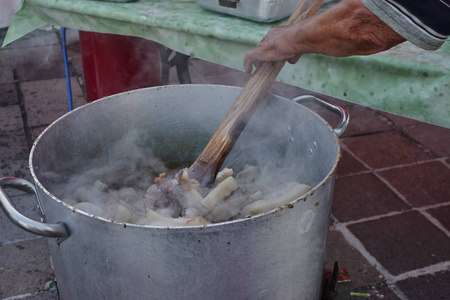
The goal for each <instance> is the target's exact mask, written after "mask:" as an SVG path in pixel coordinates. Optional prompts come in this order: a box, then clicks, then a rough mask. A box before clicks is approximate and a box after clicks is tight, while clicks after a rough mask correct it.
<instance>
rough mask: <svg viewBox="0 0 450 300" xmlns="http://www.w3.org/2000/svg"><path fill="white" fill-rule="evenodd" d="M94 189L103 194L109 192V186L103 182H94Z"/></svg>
mask: <svg viewBox="0 0 450 300" xmlns="http://www.w3.org/2000/svg"><path fill="white" fill-rule="evenodd" d="M94 188H96V189H98V190H99V191H101V192H106V191H108V189H109V188H108V185H107V184H106V183H103V182H101V181H100V180H96V181H95V182H94Z"/></svg>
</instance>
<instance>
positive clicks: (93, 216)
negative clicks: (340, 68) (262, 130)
mask: <svg viewBox="0 0 450 300" xmlns="http://www.w3.org/2000/svg"><path fill="white" fill-rule="evenodd" d="M195 86H201V87H209V88H214V87H226V88H235V89H242V88H240V87H236V86H225V85H215V84H190V85H187V87H195ZM183 87H186V85H170V86H158V87H149V88H143V89H138V90H153V89H154V90H159V89H162V88H183ZM134 91H137V90H133V91H127V92H123V93H120V94H115V95H111V96H108V97H104V98H101V99H98V100H96V101H94V102H90V103H87V104H85V105H82V106H80V107H78V108H75V109H74V110H72V111H70V112H67V113H66V114H64V115H62V116H61V117H59V118H58V119H56V120H55V121H54V122H52V123H51V124H50V125H49V126H48V127H47V128H45V130H44V131H43V132H42V133H41V134H40V135H39V136H38V137H37V138H36V140H35V141H34V143H33V146H32V148H31V151H30V155H29V161H28V164H29V168H30V173H31V176H32V178H33V180H34V182H35V184H36V185H37V186H38V187H39V189H41V190H42V191H43V192H45V193H46V194H47V195H48V196H49V197H50V198H52V199H53V200H55V201H56V202H57V203H59V204H61V205H63V206H65V207H66V208H67V209H70V210H71V211H72V212H73V213H80V214H81V215H84V216H87V217H91V218H93V219H97V220H100V221H104V222H108V223H111V224H116V225H120V226H124V227H136V228H153V229H164V230H167V229H170V230H189V229H196V230H198V229H200V230H202V229H203V228H215V227H222V226H226V225H230V224H237V223H242V222H249V221H253V220H256V219H260V218H264V217H267V216H269V215H272V214H277V213H279V212H281V211H282V210H284V209H286V208H292V207H293V205H295V204H296V203H299V202H302V201H306V200H307V198H309V197H310V196H312V195H313V194H314V193H315V192H316V191H317V190H318V189H319V188H320V187H321V186H323V185H324V184H325V183H326V182H327V181H328V180H329V179H330V178H331V177H332V176H333V175H334V173H335V172H336V169H337V164H338V162H339V160H340V158H341V149H340V144H339V138H338V136H337V135H336V133H335V132H334V129H333V127H332V126H331V125H330V124H329V123H328V122H327V121H325V120H324V119H322V118H321V117H320V116H319V115H317V114H316V113H315V112H313V111H311V110H310V109H309V108H307V107H303V108H304V109H306V110H309V111H310V112H311V113H312V114H314V115H315V116H317V118H318V119H320V120H321V121H322V122H323V123H324V125H326V126H328V128H329V130H330V132H331V133H332V134H333V136H334V138H335V141H336V146H337V155H336V160H335V162H334V164H333V167H332V168H331V170H330V171H329V172H328V174H327V175H326V176H325V177H324V178H323V179H322V180H321V181H320V182H319V183H318V184H316V185H315V186H314V187H313V188H312V189H311V190H310V191H309V192H308V193H306V194H305V195H303V196H302V197H300V198H298V199H296V200H293V201H291V202H289V203H288V204H285V205H283V206H280V207H277V208H274V209H272V210H270V211H268V212H265V213H262V214H258V215H255V216H251V217H248V218H243V219H237V220H232V221H226V222H220V223H213V224H208V225H195V226H170V227H168V226H155V225H138V224H133V223H123V222H120V223H119V222H115V221H113V220H110V219H107V218H103V217H99V216H96V215H93V214H90V213H87V212H85V211H82V210H80V209H77V208H75V207H73V206H71V205H69V204H67V203H65V202H64V201H61V200H60V199H58V198H57V197H56V196H54V195H53V194H52V193H50V191H48V190H47V189H46V188H45V187H44V186H43V185H42V184H41V182H40V181H39V179H38V178H37V176H36V173H35V171H34V168H33V164H32V162H33V154H34V151H35V149H36V148H37V147H38V146H39V142H40V140H41V139H42V137H43V136H44V135H45V134H46V132H47V131H49V130H51V127H53V126H56V124H58V123H59V122H60V121H61V120H62V119H64V118H66V117H67V116H68V115H71V114H73V113H76V112H77V111H78V110H81V109H87V107H89V106H91V105H97V103H100V102H103V101H108V99H111V98H115V97H117V96H118V95H126V94H130V93H132V92H134ZM277 97H279V98H281V99H282V100H286V101H291V100H289V99H287V98H284V97H281V96H277Z"/></svg>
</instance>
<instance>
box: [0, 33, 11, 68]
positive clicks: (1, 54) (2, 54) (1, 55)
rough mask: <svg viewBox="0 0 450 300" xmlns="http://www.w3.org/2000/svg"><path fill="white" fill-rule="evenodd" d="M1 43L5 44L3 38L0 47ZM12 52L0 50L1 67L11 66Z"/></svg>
mask: <svg viewBox="0 0 450 300" xmlns="http://www.w3.org/2000/svg"><path fill="white" fill-rule="evenodd" d="M1 43H3V39H2V38H0V45H1ZM10 52H11V49H9V48H0V66H11V57H10Z"/></svg>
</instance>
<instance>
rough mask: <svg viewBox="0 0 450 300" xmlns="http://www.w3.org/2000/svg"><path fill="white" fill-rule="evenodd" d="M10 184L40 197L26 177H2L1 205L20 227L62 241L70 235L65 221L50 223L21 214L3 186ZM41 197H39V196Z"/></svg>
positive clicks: (0, 187)
mask: <svg viewBox="0 0 450 300" xmlns="http://www.w3.org/2000/svg"><path fill="white" fill-rule="evenodd" d="M5 186H9V187H12V188H15V189H18V190H21V191H25V192H28V193H34V194H35V195H36V197H37V198H38V194H37V192H36V188H35V186H34V185H33V184H32V183H31V182H29V181H27V180H24V179H20V178H12V177H7V178H0V207H1V208H2V209H3V211H4V212H5V214H6V216H7V217H8V218H9V219H10V220H11V222H13V223H14V224H15V225H17V226H18V227H20V228H22V229H24V230H26V231H29V232H31V233H34V234H37V235H40V236H44V237H49V238H57V239H58V242H62V240H63V239H65V238H67V237H69V232H68V231H67V228H66V226H65V225H64V224H63V223H59V222H58V223H56V224H48V223H42V222H38V221H35V220H32V219H30V218H28V217H26V216H24V215H23V214H21V213H20V212H19V211H18V210H17V209H16V208H15V207H14V205H13V203H12V202H11V199H10V198H9V196H8V195H7V194H6V192H5V190H4V189H3V187H5ZM38 199H39V198H38Z"/></svg>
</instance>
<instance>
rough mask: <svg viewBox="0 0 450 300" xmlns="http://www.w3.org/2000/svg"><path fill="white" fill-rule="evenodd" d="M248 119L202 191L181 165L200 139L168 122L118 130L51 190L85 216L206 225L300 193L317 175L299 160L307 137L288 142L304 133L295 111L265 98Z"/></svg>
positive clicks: (256, 210)
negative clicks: (115, 137) (117, 135)
mask: <svg viewBox="0 0 450 300" xmlns="http://www.w3.org/2000/svg"><path fill="white" fill-rule="evenodd" d="M275 102H276V101H275ZM282 105H284V104H282ZM188 116H190V114H187V116H186V118H187V120H188V121H187V122H186V120H184V121H183V120H181V121H180V122H179V124H178V123H177V124H173V125H176V126H180V127H182V128H185V127H186V126H192V125H190V122H198V119H196V120H190V119H189V118H188ZM255 116H257V117H255ZM255 116H254V117H253V118H252V120H251V121H250V122H249V124H248V125H247V127H246V130H244V132H243V133H242V135H241V137H240V138H239V140H238V142H237V143H236V145H235V146H234V148H233V151H232V152H231V153H230V155H229V156H228V158H227V160H226V161H225V163H224V166H223V169H222V171H221V173H220V174H219V175H218V179H217V181H216V182H215V184H214V185H213V186H212V187H210V188H208V189H207V188H204V187H201V186H200V185H199V184H198V183H197V182H196V181H195V180H192V179H190V178H189V177H188V175H187V172H186V171H185V170H184V169H183V167H189V166H190V165H191V164H192V162H193V161H194V160H195V158H196V157H197V155H198V153H192V152H196V151H197V150H198V148H201V149H203V148H202V147H204V145H203V146H202V145H201V144H202V143H203V138H200V139H197V140H195V141H192V137H190V136H187V137H180V132H179V129H178V128H175V127H174V128H173V130H172V129H167V128H160V127H158V128H157V129H156V128H155V130H154V131H152V132H151V133H149V131H148V127H146V126H141V128H140V129H133V130H128V131H127V130H124V134H123V136H122V137H121V138H120V139H118V140H117V141H115V142H112V143H111V144H108V145H103V144H101V145H102V146H101V148H102V150H101V153H98V155H97V154H94V155H90V156H91V157H92V156H95V157H98V158H89V162H88V163H86V162H84V163H83V166H82V167H81V168H79V169H78V171H77V172H76V174H74V172H72V173H71V174H70V176H68V177H67V180H64V182H61V184H59V185H57V188H54V187H52V188H51V192H52V193H54V194H55V196H57V197H58V198H60V199H63V201H64V202H66V203H67V204H69V205H72V206H74V207H75V208H77V209H80V210H83V211H85V212H88V213H91V214H93V215H96V216H100V217H104V218H107V219H111V220H113V221H116V222H124V223H135V224H142V225H158V226H182V225H206V224H209V223H217V222H223V221H228V220H234V219H239V218H245V217H247V216H253V215H257V214H260V213H264V212H267V211H270V210H272V209H274V208H277V207H280V206H283V205H286V204H288V203H289V202H291V201H294V200H295V199H298V198H299V197H301V196H302V195H304V194H305V193H307V192H308V191H309V189H310V186H313V185H315V184H317V183H318V182H319V181H320V180H321V179H322V178H323V175H320V174H321V173H320V171H319V172H318V171H317V170H315V169H320V168H316V166H315V165H314V163H313V162H311V160H308V159H307V156H308V153H313V152H312V151H308V150H311V148H309V147H312V146H311V141H308V140H296V139H295V138H296V137H301V136H302V134H301V131H303V130H308V131H310V128H306V129H305V128H304V127H305V126H304V124H302V123H301V122H299V120H298V114H295V113H294V112H291V111H290V110H286V107H281V108H280V107H278V105H277V103H274V102H266V103H265V104H263V105H261V106H260V108H259V109H258V111H257V114H255ZM302 121H303V120H302ZM304 121H305V122H308V120H304ZM185 123H186V124H185ZM200 123H201V122H200ZM206 123H207V122H205V124H206ZM169 124H172V123H169ZM286 124H288V125H286ZM158 125H159V124H158ZM203 125H204V124H202V126H203ZM137 127H138V128H139V126H137ZM158 129H160V130H161V131H159V130H158ZM211 130H213V129H211V128H210V129H209V132H210V131H211ZM181 132H183V130H181ZM201 133H202V134H204V132H201ZM199 134H200V133H195V134H194V135H195V137H196V138H197V136H198V135H199ZM313 142H314V144H315V141H313ZM168 145H169V146H170V147H168ZM193 145H195V146H193ZM187 149H190V150H187ZM191 150H192V151H191ZM319 150H320V149H319ZM314 151H317V150H314ZM91 152H92V150H89V153H91ZM305 157H306V159H305ZM312 161H313V160H312ZM174 162H175V163H174ZM325 165H326V164H325ZM169 166H170V167H169ZM69 169H71V168H69ZM58 172H59V171H58ZM325 174H326V173H325ZM46 175H47V177H48V175H50V174H46ZM54 177H55V178H58V177H59V178H61V177H62V176H61V175H59V176H58V175H54ZM155 179H156V180H155ZM48 180H50V179H48ZM302 183H305V184H302ZM52 185H54V184H52Z"/></svg>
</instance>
